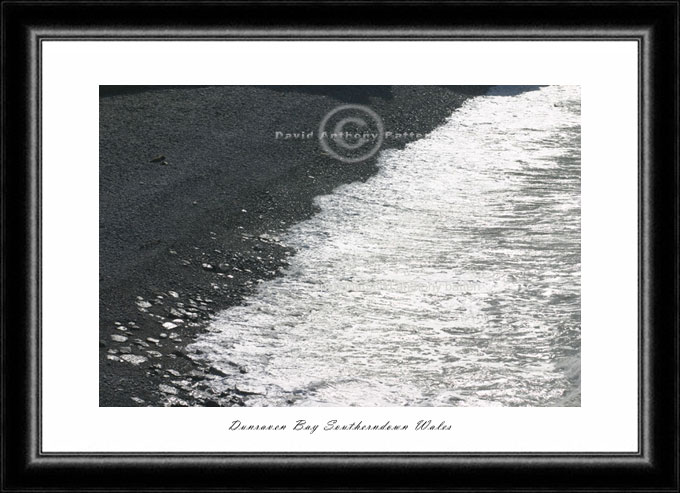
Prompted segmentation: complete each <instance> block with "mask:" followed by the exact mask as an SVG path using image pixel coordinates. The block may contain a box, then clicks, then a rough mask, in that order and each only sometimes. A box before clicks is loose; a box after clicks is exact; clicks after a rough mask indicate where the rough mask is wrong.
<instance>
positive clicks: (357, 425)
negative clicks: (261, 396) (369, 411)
mask: <svg viewBox="0 0 680 493" xmlns="http://www.w3.org/2000/svg"><path fill="white" fill-rule="evenodd" d="M451 428H452V427H451V425H450V424H447V423H446V421H439V422H435V421H432V420H430V419H427V420H425V419H421V420H419V421H417V422H416V423H412V424H401V423H392V422H391V421H389V420H388V421H385V422H384V423H382V424H375V423H364V422H363V421H362V420H359V421H351V422H346V423H343V422H340V421H338V420H337V419H331V420H329V421H326V423H324V424H323V426H322V425H320V424H319V423H310V422H308V421H307V420H305V419H298V420H295V421H293V422H291V423H289V424H285V423H277V424H272V423H259V424H247V423H243V422H241V420H238V419H235V420H234V421H232V422H231V425H230V426H229V428H228V429H229V431H304V432H307V433H309V434H310V435H311V434H313V433H314V432H315V431H317V430H321V431H408V430H413V431H451Z"/></svg>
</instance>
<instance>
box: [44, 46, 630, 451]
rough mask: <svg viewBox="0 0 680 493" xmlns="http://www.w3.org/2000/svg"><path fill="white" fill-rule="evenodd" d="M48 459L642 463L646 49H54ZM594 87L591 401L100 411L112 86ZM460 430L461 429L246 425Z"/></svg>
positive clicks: (48, 117)
mask: <svg viewBox="0 0 680 493" xmlns="http://www.w3.org/2000/svg"><path fill="white" fill-rule="evenodd" d="M42 64H43V65H42V66H43V68H42V84H43V87H42V90H43V92H42V125H43V127H42V144H43V149H42V158H43V160H42V209H43V224H42V258H43V265H42V267H43V273H42V280H43V293H42V300H43V311H42V313H43V325H42V349H43V354H42V379H43V380H42V450H43V451H44V452H142V451H148V452H248V451H250V452H262V451H265V452H298V451H299V452H302V451H350V452H354V451H356V452H368V451H374V452H635V451H637V448H638V326H637V320H638V314H637V306H638V291H637V289H638V284H637V280H638V279H637V259H638V250H637V249H638V241H637V233H638V231H637V210H638V209H637V187H638V182H637V173H638V162H637V161H638V133H639V132H638V99H637V98H638V44H637V42H636V41H555V42H543V41H526V42H524V41H510V42H505V41H417V42H411V41H352V42H347V41H344V42H342V41H341V42H338V41H329V42H319V41H295V42H286V41H272V42H269V41H257V42H240V41H181V42H180V41H173V42H163V41H116V42H108V41H43V42H42ZM100 84H108V85H126V84H131V85H136V84H140V85H210V84H216V85H231V84H239V85H271V84H276V85H345V84H346V85H356V84H370V85H383V84H391V85H416V84H418V85H421V84H422V85H428V84H437V85H440V84H450V85H476V84H492V85H509V84H518V85H534V84H570V85H580V86H581V96H582V169H581V178H582V198H581V207H582V210H581V213H582V222H581V225H582V271H581V273H582V304H581V315H582V402H581V404H582V405H581V407H580V408H457V407H445V408H396V407H390V408H99V407H98V401H99V395H98V385H99V381H98V361H99V360H98V340H99V331H98V325H99V322H98V306H99V301H98V285H99V276H98V252H99V215H98V205H99V196H98V192H99V186H98V183H99V182H98V180H99V165H98V163H99V137H98V132H99V117H98V114H99V108H98V106H99V87H98V86H99V85H100ZM233 419H240V420H241V421H243V422H244V423H248V424H256V423H272V424H274V423H283V424H287V425H289V426H290V425H291V424H293V423H294V421H295V420H297V419H306V420H307V421H309V422H312V423H319V424H323V423H325V422H326V421H327V420H329V419H338V420H339V421H341V422H343V423H349V422H351V421H353V420H359V419H360V420H363V422H364V423H373V424H382V423H384V422H385V421H386V420H388V419H389V420H390V421H391V422H392V423H400V424H401V423H403V424H409V425H410V428H413V424H414V423H415V422H416V421H418V420H420V419H432V420H433V421H434V422H437V423H438V422H439V421H441V420H446V422H447V423H449V424H451V425H452V429H451V431H447V432H428V431H421V432H415V431H409V432H389V431H382V432H380V431H372V432H357V431H347V432H326V433H321V432H320V431H317V432H316V433H314V434H312V435H310V434H308V433H304V432H292V431H286V432H275V431H272V432H230V431H228V430H227V428H228V425H229V424H230V423H231V421H232V420H233Z"/></svg>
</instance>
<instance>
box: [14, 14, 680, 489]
mask: <svg viewBox="0 0 680 493" xmlns="http://www.w3.org/2000/svg"><path fill="white" fill-rule="evenodd" d="M678 16H679V4H678V2H677V1H655V2H643V1H638V2H625V1H600V2H580V1H576V2H574V1H556V2H545V1H543V2H533V1H512V2H497V1H479V2H417V1H409V2H370V3H366V2H315V3H304V2H277V3H272V2H248V3H245V2H222V3H214V2H200V1H196V2H185V1H165V2H127V1H122V2H113V1H102V2H93V1H84V2H55V1H42V2H31V1H7V2H2V34H3V38H2V61H3V63H2V84H3V93H2V107H3V110H2V113H3V144H2V146H3V153H2V342H3V344H2V363H3V364H2V490H3V491H28V490H45V491H48V490H62V491H71V490H80V489H84V490H91V489H97V490H119V491H120V490H135V491H136V490H145V489H157V490H208V489H310V490H317V489H322V488H329V489H330V488H333V489H343V488H344V489H352V490H357V491H358V490H374V489H400V490H407V491H411V490H417V489H433V490H434V489H451V490H476V489H479V490H501V491H504V490H513V489H521V490H550V491H553V490H555V491H557V490H560V491H566V490H581V489H586V490H607V491H636V490H647V491H650V490H651V491H678V488H679V485H680V482H679V480H678V465H677V464H678V463H679V460H678V459H679V457H678V444H679V440H678V395H679V392H678V319H679V317H678V298H679V297H678V294H679V293H678V279H679V276H678V222H679V221H678V219H679V218H678V197H679V193H678V188H679V187H678V27H679V21H678V19H679V17H678ZM48 39H50V40H52V39H60V40H65V39H88V40H89V39H102V40H114V39H136V40H148V39H154V40H168V41H171V40H176V39H182V40H193V39H198V40H203V39H227V40H233V39H238V40H261V39H286V40H294V39H308V40H326V39H337V40H345V39H362V40H374V39H380V40H392V39H401V40H420V39H429V40H440V39H463V40H474V39H484V40H538V39H541V40H583V39H586V40H598V39H607V40H616V39H628V40H631V39H632V40H637V42H638V43H639V47H640V58H639V68H640V80H639V82H640V99H639V101H640V103H639V116H640V131H639V139H640V155H639V197H638V199H639V252H640V253H639V289H640V298H639V336H640V339H639V342H640V344H639V348H640V360H639V363H640V365H639V369H640V374H639V382H640V394H639V416H640V422H639V426H640V449H639V451H638V452H637V453H617V454H607V453H589V454H574V453H568V454H567V453H564V454H560V453H534V454H531V453H511V454H499V453H492V454H480V453H477V454H445V453H432V454H427V453H418V454H415V453H413V454H409V453H399V454H377V453H368V454H367V453H362V454H351V453H333V454H330V453H323V454H312V453H286V454H274V453H260V454H254V453H249V454H208V453H205V454H199V453H191V454H179V453H167V454H153V453H135V454H129V453H121V454H118V453H106V454H103V453H98V454H87V453H77V454H76V453H63V454H61V453H49V454H48V453H43V452H42V451H41V450H40V419H41V417H40V395H39V393H40V379H41V368H40V358H39V356H40V354H41V339H40V328H41V267H40V265H41V264H40V260H41V259H40V251H41V250H40V248H41V243H40V242H41V236H40V232H41V193H40V191H41V152H40V138H41V136H40V122H41V114H40V104H41V101H40V87H41V86H40V83H41V79H40V73H41V66H40V53H41V43H42V42H43V41H44V40H48ZM603 200H606V196H605V198H603ZM614 350H615V349H614Z"/></svg>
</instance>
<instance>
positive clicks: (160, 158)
mask: <svg viewBox="0 0 680 493" xmlns="http://www.w3.org/2000/svg"><path fill="white" fill-rule="evenodd" d="M149 162H150V163H161V164H167V162H166V161H165V156H164V155H163V154H161V155H160V156H156V157H155V158H153V159H152V160H151V161H149Z"/></svg>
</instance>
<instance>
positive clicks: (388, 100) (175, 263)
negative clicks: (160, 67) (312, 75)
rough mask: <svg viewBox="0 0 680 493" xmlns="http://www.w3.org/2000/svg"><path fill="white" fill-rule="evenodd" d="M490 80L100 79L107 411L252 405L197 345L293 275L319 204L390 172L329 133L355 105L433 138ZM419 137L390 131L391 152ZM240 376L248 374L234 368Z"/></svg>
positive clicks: (102, 379)
mask: <svg viewBox="0 0 680 493" xmlns="http://www.w3.org/2000/svg"><path fill="white" fill-rule="evenodd" d="M486 90H487V87H486V86H345V87H338V86H328V87H325V86H289V87H278V86H200V87H199V86H197V87H191V86H183V87H169V86H168V87H165V86H100V113H99V118H100V128H99V135H100V148H99V149H100V151H99V152H100V156H99V173H100V174H99V218H100V222H99V279H100V281H99V334H100V335H99V339H100V343H99V346H100V366H99V385H100V386H99V402H100V406H162V405H177V406H186V405H189V406H233V405H242V404H243V402H242V400H241V397H242V395H240V393H239V391H238V389H234V390H233V391H231V392H228V393H224V392H221V393H216V392H215V391H214V390H213V389H211V388H210V386H209V385H208V381H206V380H205V379H204V375H206V374H212V375H218V376H219V375H221V374H224V371H223V370H218V369H216V368H212V367H209V366H205V364H204V363H202V362H201V361H200V360H198V359H195V358H193V357H192V356H193V355H192V354H190V353H188V352H187V351H186V349H185V348H186V346H187V344H189V343H191V342H192V341H193V340H194V339H195V338H196V337H197V336H198V335H199V334H200V333H201V332H202V331H204V330H205V329H206V327H207V325H208V324H209V322H210V320H211V319H212V318H213V317H214V316H215V315H216V314H217V313H219V311H221V310H224V309H226V308H229V307H230V306H234V305H238V304H241V303H243V302H244V299H245V298H246V297H247V296H248V295H249V293H252V292H253V290H254V289H256V288H257V285H258V284H259V283H261V282H266V281H267V280H268V279H271V278H273V277H275V276H281V275H284V274H283V272H282V271H283V270H284V269H285V267H286V265H287V259H288V258H289V257H290V256H292V255H295V252H294V251H293V250H292V249H291V248H289V247H287V246H286V245H284V244H282V243H281V241H280V240H279V237H280V236H281V234H282V232H283V231H285V229H286V228H288V227H289V226H290V225H291V224H294V223H295V222H298V221H301V220H304V219H305V218H308V217H310V216H311V215H312V214H314V213H315V208H314V205H313V199H314V197H315V196H317V195H322V194H327V193H330V192H332V191H333V189H334V188H335V187H337V186H339V185H341V184H343V183H350V182H353V181H365V180H366V179H368V178H369V177H370V176H372V175H373V174H374V173H376V172H377V169H378V168H377V167H376V159H378V157H379V153H378V154H377V155H376V156H373V157H372V158H369V159H367V160H366V161H363V162H359V163H354V164H348V163H343V162H340V161H337V160H336V159H334V158H333V157H332V156H330V155H328V153H326V152H324V151H323V150H322V148H321V147H320V145H319V142H318V140H317V139H316V137H313V138H310V139H283V138H276V135H277V134H276V133H277V132H283V133H299V132H302V133H307V132H310V131H313V132H314V133H315V134H316V132H317V130H318V126H319V123H320V122H321V121H322V119H323V118H324V116H325V115H326V114H327V113H328V112H329V111H331V110H333V109H334V108H335V107H337V106H339V105H341V104H361V105H366V106H368V107H370V108H371V109H372V110H373V111H375V112H376V113H377V114H378V115H380V117H381V118H382V120H383V122H384V125H385V130H387V131H393V132H408V133H411V132H412V133H414V134H422V135H425V134H427V133H429V132H430V131H432V130H433V129H434V128H436V127H437V126H439V125H441V124H442V123H443V122H444V121H445V120H446V118H447V117H448V116H450V115H451V113H452V112H453V111H454V110H455V109H456V108H458V107H459V106H460V105H461V104H462V103H463V102H464V101H465V100H467V99H468V98H470V97H474V96H476V95H480V94H484V93H485V92H486ZM410 141H412V139H409V138H405V139H394V140H390V139H387V140H385V142H384V143H383V146H382V148H383V149H386V148H390V147H392V148H394V147H397V148H398V147H402V146H404V145H406V144H407V143H408V142H410ZM233 371H234V372H247V369H246V368H243V367H241V366H240V365H239V363H238V361H235V362H234V364H233Z"/></svg>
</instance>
